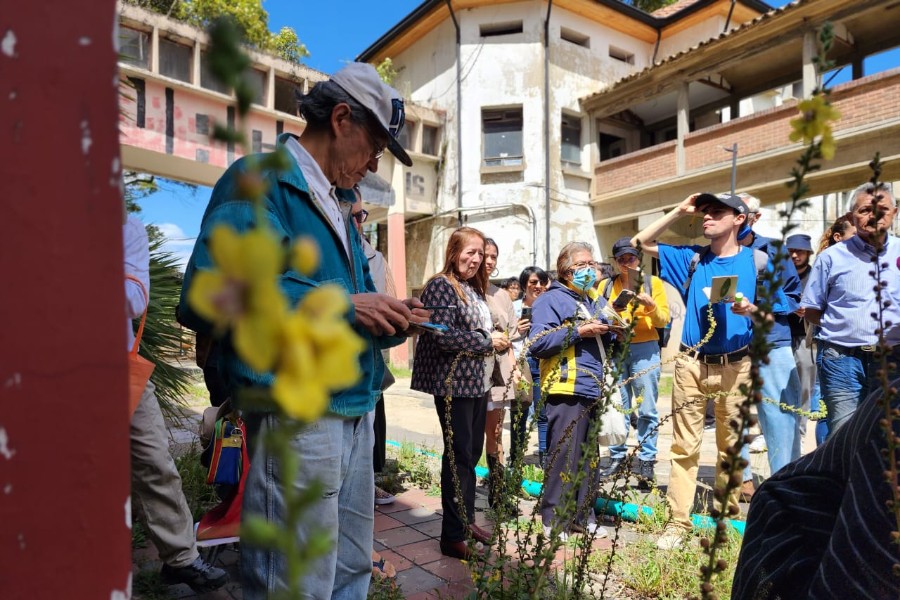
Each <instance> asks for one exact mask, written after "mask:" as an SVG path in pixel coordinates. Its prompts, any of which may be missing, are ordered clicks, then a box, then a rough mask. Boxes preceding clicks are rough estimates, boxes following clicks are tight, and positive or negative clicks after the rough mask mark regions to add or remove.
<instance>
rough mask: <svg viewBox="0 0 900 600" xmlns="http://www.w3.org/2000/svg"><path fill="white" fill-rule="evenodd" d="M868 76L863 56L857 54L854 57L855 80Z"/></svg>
mask: <svg viewBox="0 0 900 600" xmlns="http://www.w3.org/2000/svg"><path fill="white" fill-rule="evenodd" d="M865 76H866V72H865V69H864V68H863V57H862V56H857V57H856V58H854V59H853V81H856V80H857V79H862V78H863V77H865Z"/></svg>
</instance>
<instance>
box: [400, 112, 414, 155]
mask: <svg viewBox="0 0 900 600" xmlns="http://www.w3.org/2000/svg"><path fill="white" fill-rule="evenodd" d="M415 137H416V122H415V121H410V120H409V119H407V120H406V122H405V123H404V124H403V129H401V130H400V134H399V135H398V136H397V141H398V142H399V143H400V145H401V146H402V147H403V148H404V149H405V150H410V151H413V150H415V148H413V144H414V143H415Z"/></svg>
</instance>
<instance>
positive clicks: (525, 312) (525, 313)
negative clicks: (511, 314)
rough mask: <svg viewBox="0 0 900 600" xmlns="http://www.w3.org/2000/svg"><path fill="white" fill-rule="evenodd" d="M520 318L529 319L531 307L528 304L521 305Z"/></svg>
mask: <svg viewBox="0 0 900 600" xmlns="http://www.w3.org/2000/svg"><path fill="white" fill-rule="evenodd" d="M522 318H523V319H529V320H530V319H531V307H530V306H523V307H522Z"/></svg>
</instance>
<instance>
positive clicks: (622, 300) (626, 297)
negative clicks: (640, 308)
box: [612, 289, 634, 310]
mask: <svg viewBox="0 0 900 600" xmlns="http://www.w3.org/2000/svg"><path fill="white" fill-rule="evenodd" d="M633 298H634V292H632V291H631V290H628V289H625V290H622V291H621V292H619V295H618V296H616V299H615V300H613V303H612V305H613V308H614V309H616V310H622V309H624V308H625V307H626V306H628V303H629V302H631V300H632V299H633Z"/></svg>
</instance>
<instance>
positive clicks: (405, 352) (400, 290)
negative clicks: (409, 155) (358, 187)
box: [387, 160, 412, 367]
mask: <svg viewBox="0 0 900 600" xmlns="http://www.w3.org/2000/svg"><path fill="white" fill-rule="evenodd" d="M393 162H394V169H393V172H392V173H391V187H392V188H394V198H395V201H394V204H393V205H392V206H389V207H388V218H387V230H388V235H387V237H388V243H387V263H388V268H389V269H390V270H391V275H392V276H393V277H394V287H395V289H396V290H397V296H399V297H400V298H408V297H409V292H410V290H409V288H408V287H407V284H406V184H405V181H406V172H405V168H404V166H403V164H402V163H401V162H400V161H399V160H394V161H393ZM411 344H412V341H407V342H406V343H405V344H400V345H399V346H394V347H393V348H391V364H394V365H397V366H401V367H409V366H410V364H409V356H410V345H411Z"/></svg>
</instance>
